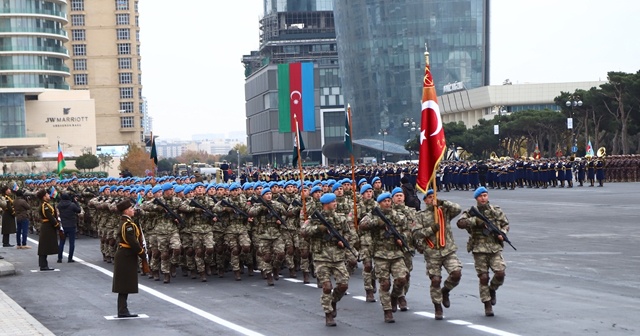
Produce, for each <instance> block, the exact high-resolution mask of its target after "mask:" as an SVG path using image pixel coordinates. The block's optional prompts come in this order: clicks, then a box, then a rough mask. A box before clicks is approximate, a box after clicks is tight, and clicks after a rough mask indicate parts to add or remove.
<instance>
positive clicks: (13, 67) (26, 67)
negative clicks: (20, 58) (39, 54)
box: [0, 64, 69, 73]
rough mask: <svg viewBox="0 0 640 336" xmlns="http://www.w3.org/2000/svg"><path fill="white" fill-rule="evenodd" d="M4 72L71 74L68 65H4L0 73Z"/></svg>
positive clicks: (0, 66)
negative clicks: (59, 72)
mask: <svg viewBox="0 0 640 336" xmlns="http://www.w3.org/2000/svg"><path fill="white" fill-rule="evenodd" d="M3 70H31V71H34V70H43V71H62V72H66V73H69V67H68V66H66V65H42V64H40V65H18V64H6V65H5V64H2V65H0V71H3Z"/></svg>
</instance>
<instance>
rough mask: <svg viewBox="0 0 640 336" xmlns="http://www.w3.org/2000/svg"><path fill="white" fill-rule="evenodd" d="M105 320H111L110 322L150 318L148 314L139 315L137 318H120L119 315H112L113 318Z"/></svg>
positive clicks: (108, 317) (106, 317) (107, 317)
mask: <svg viewBox="0 0 640 336" xmlns="http://www.w3.org/2000/svg"><path fill="white" fill-rule="evenodd" d="M104 318H105V319H107V320H109V321H117V320H137V319H144V318H149V315H147V314H138V316H136V317H118V315H111V316H105V317H104Z"/></svg>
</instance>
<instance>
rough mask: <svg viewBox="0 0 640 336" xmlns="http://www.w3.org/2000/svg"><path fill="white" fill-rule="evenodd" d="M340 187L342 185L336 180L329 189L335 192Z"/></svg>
mask: <svg viewBox="0 0 640 336" xmlns="http://www.w3.org/2000/svg"><path fill="white" fill-rule="evenodd" d="M340 187H342V183H340V182H336V183H334V184H333V188H331V191H333V192H335V191H336V190H338V188H340Z"/></svg>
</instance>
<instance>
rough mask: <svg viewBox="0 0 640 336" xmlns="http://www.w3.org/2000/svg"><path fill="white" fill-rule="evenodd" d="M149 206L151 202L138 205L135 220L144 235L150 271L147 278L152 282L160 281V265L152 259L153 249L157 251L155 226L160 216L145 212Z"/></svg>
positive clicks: (155, 213)
mask: <svg viewBox="0 0 640 336" xmlns="http://www.w3.org/2000/svg"><path fill="white" fill-rule="evenodd" d="M150 205H153V203H152V201H151V200H146V201H144V202H142V204H141V205H140V209H141V211H139V212H138V213H139V219H138V220H137V221H138V222H139V223H140V228H141V229H142V232H143V233H144V238H145V241H146V244H147V246H146V249H147V253H149V258H148V259H149V268H150V269H151V274H150V275H149V278H153V279H154V280H156V281H158V280H160V275H159V274H160V263H159V262H158V261H159V260H158V259H155V258H152V254H151V253H152V251H153V250H154V249H156V250H157V249H158V237H157V236H156V225H157V223H158V218H159V217H160V216H161V215H160V214H159V213H157V212H147V211H145V209H146V208H148V207H149V206H150Z"/></svg>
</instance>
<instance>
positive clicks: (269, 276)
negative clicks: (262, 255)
mask: <svg viewBox="0 0 640 336" xmlns="http://www.w3.org/2000/svg"><path fill="white" fill-rule="evenodd" d="M267 285H269V286H273V274H271V272H267Z"/></svg>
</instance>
